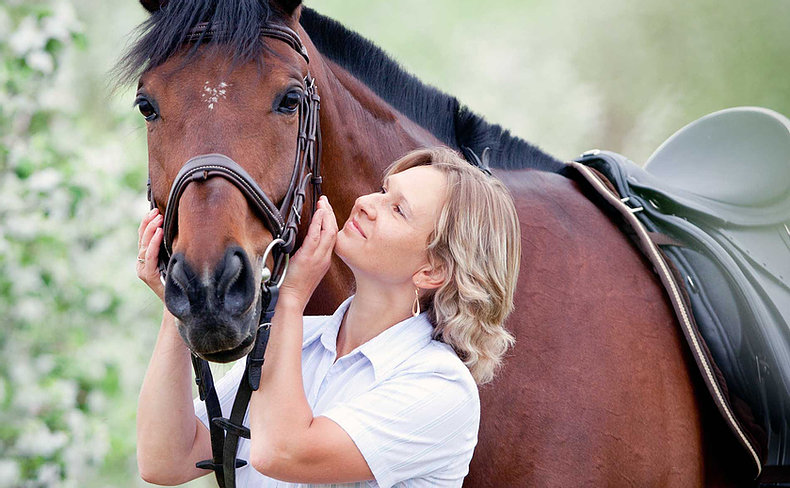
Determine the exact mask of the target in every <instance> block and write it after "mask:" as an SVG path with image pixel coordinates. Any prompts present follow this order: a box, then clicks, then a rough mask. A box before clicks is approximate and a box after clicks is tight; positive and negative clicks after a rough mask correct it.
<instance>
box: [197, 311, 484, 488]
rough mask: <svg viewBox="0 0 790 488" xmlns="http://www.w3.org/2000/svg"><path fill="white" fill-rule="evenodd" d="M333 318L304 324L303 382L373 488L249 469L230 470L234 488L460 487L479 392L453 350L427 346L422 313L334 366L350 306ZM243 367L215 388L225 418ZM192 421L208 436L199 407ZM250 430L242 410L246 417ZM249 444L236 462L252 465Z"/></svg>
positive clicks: (473, 437)
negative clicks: (286, 478) (292, 479)
mask: <svg viewBox="0 0 790 488" xmlns="http://www.w3.org/2000/svg"><path fill="white" fill-rule="evenodd" d="M352 298H353V296H351V297H349V298H348V299H346V301H344V302H343V303H342V304H341V305H340V306H339V307H338V309H337V310H336V311H335V313H334V314H333V315H331V316H305V317H304V333H303V342H302V377H303V382H304V391H305V394H306V396H307V401H308V403H309V404H310V407H311V408H312V410H313V415H314V416H316V417H317V416H321V415H323V416H325V417H327V418H329V419H331V420H332V421H334V422H335V423H337V424H338V425H340V427H342V428H343V429H344V430H345V431H346V432H347V433H348V435H349V436H350V437H351V439H352V440H353V441H354V443H355V444H356V445H357V447H358V448H359V450H360V452H361V453H362V455H363V457H364V458H365V461H367V463H368V466H369V467H370V470H371V472H372V473H373V476H374V477H375V480H369V481H362V482H358V483H341V484H338V483H335V484H326V485H307V484H300V483H287V482H283V481H278V480H275V479H273V478H269V477H266V476H264V475H262V474H260V473H259V472H257V471H255V469H254V468H252V467H251V466H250V465H249V464H248V465H247V466H244V467H242V468H238V469H237V470H236V482H237V486H238V487H239V488H241V487H256V488H257V487H267V488H268V487H278V488H284V487H288V488H296V487H308V486H312V487H315V486H321V487H337V488H341V487H342V488H346V487H361V488H368V487H369V488H378V487H380V488H389V487H398V488H405V487H458V486H461V484H462V482H463V479H464V476H466V474H467V473H468V471H469V462H470V461H471V459H472V453H473V451H474V448H475V445H476V444H477V431H478V427H479V424H480V399H479V396H478V391H477V385H475V382H474V379H473V378H472V375H471V373H470V372H469V370H468V369H467V367H466V366H465V365H464V364H463V363H462V362H461V360H460V359H459V358H458V356H457V355H456V354H455V352H454V351H453V349H452V348H451V347H450V346H449V345H447V344H444V343H442V342H439V341H435V340H432V339H431V332H432V330H433V327H432V325H431V323H430V322H429V321H428V319H427V316H426V314H425V313H422V314H420V315H418V316H417V317H411V318H408V319H406V320H404V321H402V322H399V323H397V324H395V325H393V326H392V327H390V328H388V329H386V330H385V331H383V332H382V333H380V334H379V335H377V336H376V337H374V338H373V339H371V340H369V341H368V342H366V343H364V344H362V345H361V346H359V347H357V348H356V349H354V350H353V351H351V352H350V353H348V354H347V355H346V356H343V357H342V358H340V359H338V360H337V362H335V357H336V355H337V351H336V343H337V333H338V330H339V329H340V323H341V321H342V319H343V315H344V314H345V312H346V309H347V308H348V306H349V304H350V303H351V299H352ZM244 363H245V362H244V361H243V360H242V361H238V362H237V363H236V365H235V366H234V367H233V368H232V369H231V370H230V371H228V373H227V374H226V375H225V376H223V377H222V379H221V380H219V381H218V382H217V383H216V388H217V394H218V396H219V400H220V404H221V405H222V412H223V415H224V416H225V417H227V416H228V415H230V409H231V406H232V405H233V398H234V397H235V395H236V390H237V388H238V385H239V382H240V381H241V376H242V374H243V373H244ZM194 404H195V414H196V415H197V417H198V418H199V419H200V421H201V422H203V424H204V425H206V427H207V428H208V419H207V414H206V408H205V405H204V404H203V402H201V401H200V400H199V399H195V402H194ZM244 425H246V426H248V427H249V411H248V412H247V416H245V418H244ZM249 453H250V441H249V440H248V439H239V449H238V455H237V457H238V458H239V459H245V460H248V459H249Z"/></svg>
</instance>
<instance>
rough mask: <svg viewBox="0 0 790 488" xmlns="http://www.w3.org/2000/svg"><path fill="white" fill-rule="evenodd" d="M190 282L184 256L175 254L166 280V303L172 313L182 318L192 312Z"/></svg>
mask: <svg viewBox="0 0 790 488" xmlns="http://www.w3.org/2000/svg"><path fill="white" fill-rule="evenodd" d="M188 284H189V276H187V270H186V269H185V268H184V260H183V258H182V256H180V255H175V256H173V258H172V259H171V262H170V270H169V271H168V273H167V281H166V282H165V305H167V308H168V310H170V313H172V314H173V315H175V316H176V317H178V318H182V319H183V318H184V317H186V316H187V315H189V312H190V308H189V296H188V295H187V288H188Z"/></svg>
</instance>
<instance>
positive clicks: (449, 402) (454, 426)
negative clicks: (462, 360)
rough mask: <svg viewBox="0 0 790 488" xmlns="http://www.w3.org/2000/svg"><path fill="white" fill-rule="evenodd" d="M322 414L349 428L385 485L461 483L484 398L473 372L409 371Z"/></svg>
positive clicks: (449, 484)
mask: <svg viewBox="0 0 790 488" xmlns="http://www.w3.org/2000/svg"><path fill="white" fill-rule="evenodd" d="M466 373H467V375H468V371H467V372H466ZM320 415H323V416H325V417H327V418H329V419H331V420H332V421H334V422H335V423H337V424H338V425H340V427H342V428H343V429H344V430H345V431H346V432H347V433H348V435H349V436H350V437H351V439H352V440H353V441H354V443H355V444H356V445H357V447H358V448H359V450H360V452H361V453H362V455H363V457H364V458H365V461H367V463H368V466H369V467H370V470H371V472H372V473H373V476H374V477H375V479H376V482H377V484H378V485H379V486H380V487H381V488H388V487H391V486H393V485H395V484H397V483H399V482H401V481H405V480H417V479H420V480H421V481H423V482H425V484H426V486H442V487H449V486H458V487H460V486H461V483H462V481H463V478H464V476H465V475H466V474H467V472H468V470H469V462H470V461H471V459H472V453H473V452H474V447H475V445H476V444H477V432H478V427H479V423H480V400H479V396H478V392H477V387H476V385H475V384H474V381H473V380H472V379H471V375H468V378H466V377H464V376H460V377H453V376H447V375H443V374H441V373H436V372H427V373H414V372H409V373H402V374H399V375H397V376H395V377H393V378H390V379H388V380H386V381H384V382H382V383H381V384H379V385H378V386H375V387H374V388H373V389H371V390H369V391H367V392H365V393H362V394H360V395H358V396H357V397H356V398H354V399H353V400H350V401H348V402H345V403H341V404H337V405H334V406H332V407H331V408H329V409H328V410H327V411H326V412H323V413H321V414H320ZM428 480H430V481H428ZM409 486H412V484H410V485H409ZM414 486H422V485H420V484H419V483H418V484H414Z"/></svg>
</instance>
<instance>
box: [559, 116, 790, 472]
mask: <svg viewBox="0 0 790 488" xmlns="http://www.w3.org/2000/svg"><path fill="white" fill-rule="evenodd" d="M566 173H567V174H568V175H569V176H571V177H572V178H574V179H576V180H577V181H579V182H580V184H581V185H582V187H583V188H585V189H586V193H587V194H588V195H589V196H590V197H591V198H592V199H593V200H594V201H595V202H596V203H598V205H599V206H600V207H601V208H603V209H604V210H605V211H607V213H609V215H611V216H612V217H613V218H614V219H615V220H616V221H617V222H618V224H619V225H620V227H621V228H623V230H624V231H625V232H626V233H627V234H628V235H629V237H631V238H632V240H633V241H634V242H635V243H636V244H637V247H639V248H640V250H641V251H642V252H643V254H644V255H645V256H646V257H647V258H648V260H649V261H650V262H651V263H652V265H653V267H654V270H655V272H656V273H657V274H658V275H659V278H660V279H661V282H662V284H663V285H664V287H665V289H666V291H667V293H668V296H669V298H670V301H671V302H672V306H673V308H674V309H675V312H676V315H677V317H678V321H679V323H680V325H681V328H682V329H683V333H684V335H685V337H686V339H687V341H688V344H689V347H690V349H691V352H692V354H693V356H694V359H695V361H696V363H697V365H698V366H699V369H700V372H701V373H702V376H703V379H704V381H705V384H706V386H707V387H708V390H709V392H710V393H711V396H712V397H713V400H714V402H715V404H716V407H717V408H718V410H719V412H720V413H721V414H722V417H723V418H724V420H725V422H726V423H727V425H729V426H730V429H731V430H732V431H733V433H734V434H735V436H736V438H737V439H738V440H739V442H740V443H741V445H742V446H743V447H744V448H745V450H746V451H747V452H748V454H749V456H748V457H750V458H751V459H752V461H753V464H754V468H755V477H756V478H759V480H760V482H761V483H775V482H790V120H788V119H787V118H786V117H784V116H782V115H780V114H778V113H776V112H773V111H770V110H766V109H762V108H754V107H739V108H733V109H727V110H722V111H719V112H715V113H713V114H710V115H708V116H705V117H703V118H701V119H699V120H697V121H695V122H693V123H691V124H689V125H687V126H686V127H684V128H683V129H681V130H680V131H678V132H677V133H675V134H674V135H673V136H672V137H671V138H669V139H668V140H667V141H666V142H665V143H664V144H662V145H661V146H660V147H659V148H658V149H657V150H656V152H655V153H653V155H652V156H651V157H650V158H649V159H648V161H647V163H646V164H645V165H644V167H640V166H638V165H636V164H634V163H633V162H632V161H629V160H628V159H626V158H625V157H623V156H621V155H619V154H616V153H613V152H608V151H599V150H593V151H588V152H586V153H584V154H583V155H582V156H581V157H580V158H579V159H577V160H575V161H573V162H570V163H569V167H568V168H567V172H566Z"/></svg>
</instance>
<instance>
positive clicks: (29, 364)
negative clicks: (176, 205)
mask: <svg viewBox="0 0 790 488" xmlns="http://www.w3.org/2000/svg"><path fill="white" fill-rule="evenodd" d="M309 5H311V6H312V7H314V8H316V9H318V10H319V11H321V12H324V13H326V14H328V15H330V16H332V17H334V18H336V19H338V20H340V21H341V22H343V23H345V24H346V25H348V26H349V27H351V28H353V29H354V30H357V31H359V32H361V33H362V34H364V35H365V36H367V37H369V38H370V39H372V40H374V41H375V42H376V43H378V44H379V45H380V46H382V47H383V48H384V49H385V50H387V51H389V52H390V53H392V54H393V56H394V57H395V58H396V59H398V60H399V61H400V62H401V63H402V64H403V65H404V66H405V67H406V68H407V69H408V70H410V71H411V72H413V73H415V74H416V75H417V76H419V77H420V78H422V79H423V80H425V81H427V82H429V83H431V84H433V85H435V86H438V87H441V88H443V89H444V90H445V91H447V92H449V93H452V94H454V95H456V96H458V97H459V98H460V99H461V100H462V102H464V103H466V104H468V105H469V106H470V107H472V108H473V109H475V110H477V111H479V112H480V113H482V114H484V115H485V116H486V117H487V118H488V119H489V120H491V121H494V122H498V123H501V124H502V125H504V126H505V127H508V128H510V129H511V130H512V131H513V132H514V133H515V134H517V135H519V136H521V137H524V138H525V139H527V140H529V141H531V142H533V143H536V144H538V145H540V146H541V147H543V148H544V149H545V150H547V151H548V152H550V153H552V154H554V155H556V156H557V157H559V158H561V159H570V158H573V157H575V156H576V155H577V154H578V153H580V152H582V151H584V150H586V149H590V148H593V147H599V148H606V149H611V150H614V151H618V152H621V153H623V154H626V155H628V156H630V157H631V158H632V159H634V160H635V161H637V162H640V161H644V160H645V159H646V158H647V156H649V154H650V153H651V151H652V150H653V149H654V148H656V147H657V146H658V145H659V144H660V143H661V142H662V141H663V140H664V139H666V138H667V137H668V136H669V135H671V134H672V132H674V131H675V130H676V129H678V128H680V127H681V126H683V125H685V124H686V123H688V122H690V121H692V120H694V119H696V118H698V117H700V116H702V115H705V114H706V113H709V112H712V111H715V110H718V109H721V108H725V107H730V106H735V105H761V106H766V107H769V108H772V109H774V110H777V111H779V112H782V113H785V114H790V91H789V90H788V89H787V84H788V82H787V79H788V75H790V42H788V32H790V3H788V2H786V1H785V0H763V1H761V2H736V1H732V0H730V1H724V2H722V1H713V0H686V1H681V0H663V1H650V2H628V1H625V0H593V1H589V2H571V1H569V0H550V1H549V0H532V1H522V0H506V1H501V2H496V3H494V4H492V3H491V2H478V1H474V0H465V1H461V0H429V1H425V0H401V1H398V2H390V1H378V2H371V1H369V0H367V1H362V0H312V1H310V2H309ZM143 18H144V12H143V9H142V8H141V7H140V6H139V5H138V3H137V2H136V1H134V0H124V1H120V0H83V1H80V2H77V1H75V0H37V1H22V0H5V1H4V2H3V3H1V4H0V487H15V486H29V487H39V486H40V487H43V486H47V487H98V486H119V487H121V486H124V487H125V486H147V485H146V484H145V483H144V482H142V481H141V480H139V477H138V476H137V472H136V467H135V460H134V438H135V435H134V411H135V404H136V395H137V392H138V390H139V387H140V383H141V380H142V375H143V372H144V369H145V365H146V363H147V360H148V357H149V355H150V351H151V350H152V345H153V340H154V336H155V333H156V330H157V327H158V324H159V320H160V318H161V305H160V304H159V303H158V302H157V300H156V299H155V297H154V296H153V294H152V293H150V292H149V291H147V290H146V289H145V287H144V285H143V284H142V283H141V282H139V281H138V280H137V278H136V276H135V273H134V258H135V253H136V228H137V224H138V222H139V219H140V218H141V217H142V215H143V213H144V212H145V210H147V208H148V204H147V202H146V200H145V180H146V150H145V144H146V142H145V131H144V130H143V124H142V119H141V117H140V116H139V114H136V113H135V112H134V110H132V108H131V102H132V100H133V91H132V88H133V87H121V88H119V89H115V90H113V87H112V85H111V83H110V81H109V78H108V76H107V73H108V71H109V70H110V68H111V67H112V65H113V63H114V62H115V61H116V59H117V58H118V56H119V55H120V53H121V52H122V50H123V46H124V43H125V42H126V40H127V38H126V35H127V34H128V33H129V32H130V31H131V30H132V28H133V27H134V26H135V25H136V24H137V23H138V22H140V21H141V20H142V19H143ZM210 484H211V483H210V481H207V478H206V479H204V480H203V481H198V482H196V483H194V485H199V486H209V485H210Z"/></svg>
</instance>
